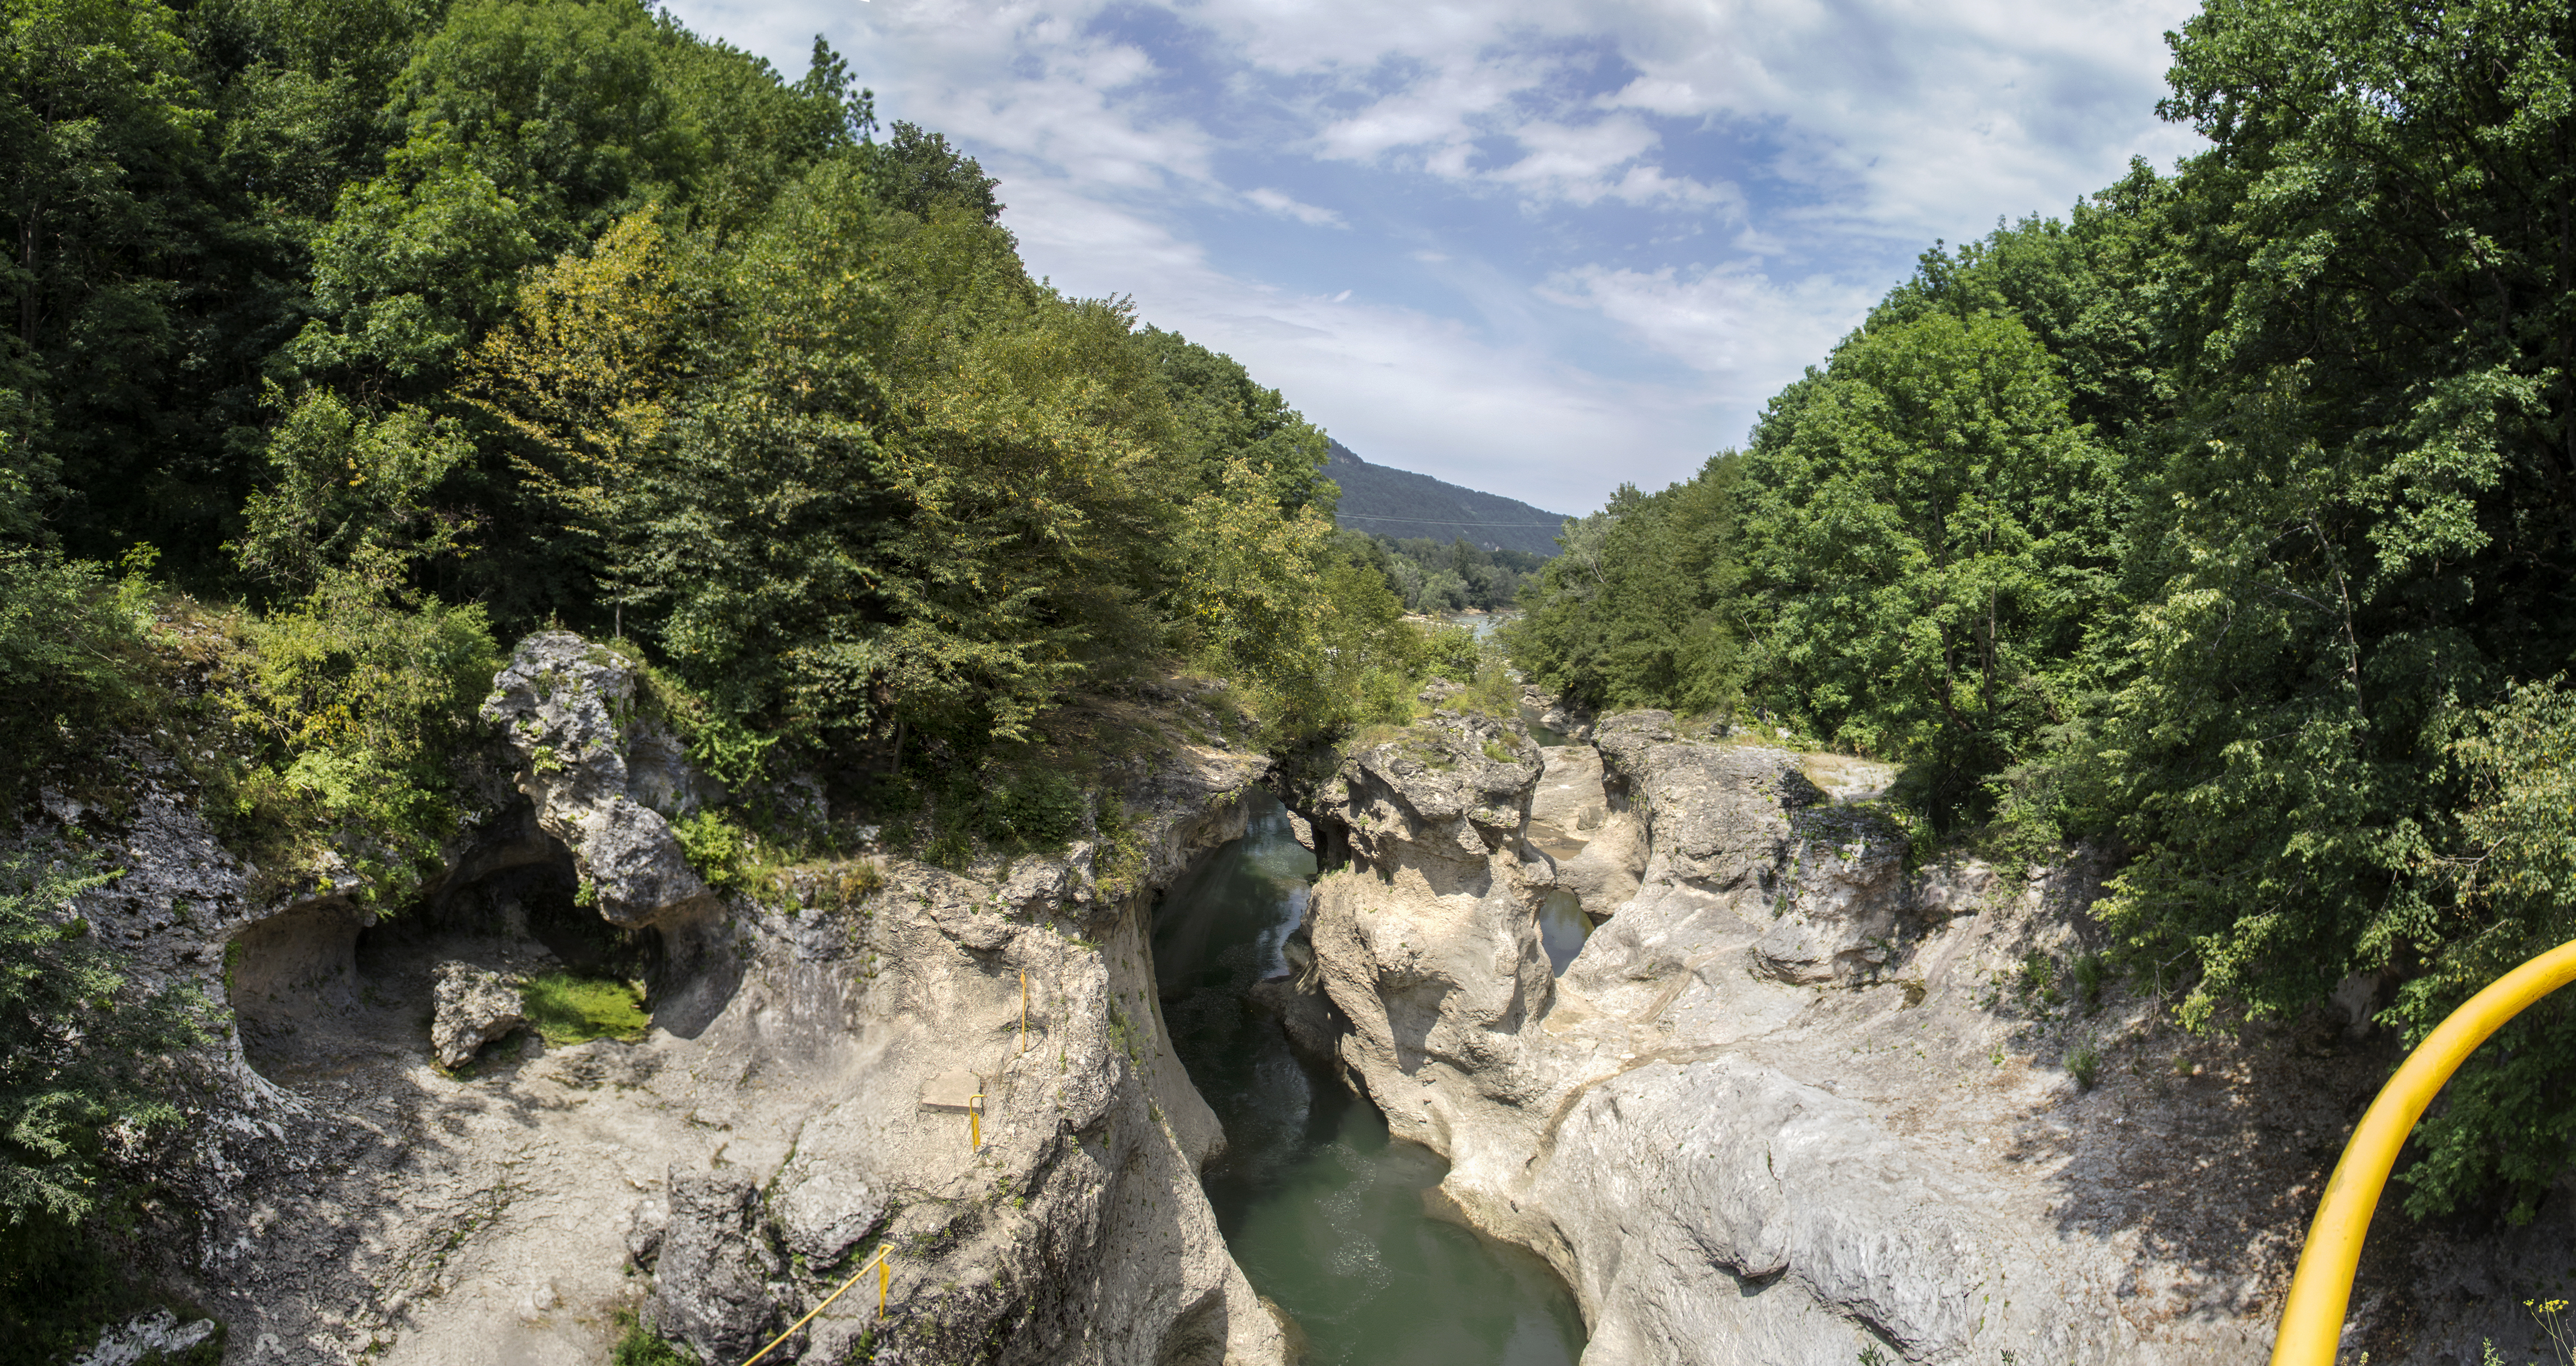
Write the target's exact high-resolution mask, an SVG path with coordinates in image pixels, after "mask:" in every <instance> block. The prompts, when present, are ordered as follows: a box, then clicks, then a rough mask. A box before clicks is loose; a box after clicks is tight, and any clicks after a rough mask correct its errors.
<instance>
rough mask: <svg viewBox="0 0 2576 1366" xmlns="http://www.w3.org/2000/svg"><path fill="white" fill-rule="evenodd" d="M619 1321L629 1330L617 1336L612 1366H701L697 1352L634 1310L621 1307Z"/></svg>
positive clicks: (611, 1360)
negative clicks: (639, 1319)
mask: <svg viewBox="0 0 2576 1366" xmlns="http://www.w3.org/2000/svg"><path fill="white" fill-rule="evenodd" d="M617 1322H618V1323H619V1324H620V1325H621V1326H623V1327H624V1328H625V1330H626V1331H625V1333H624V1334H622V1335H621V1336H620V1337H619V1338H618V1339H617V1350H616V1352H615V1353H614V1354H613V1355H612V1356H610V1357H609V1362H610V1366H698V1355H697V1353H695V1352H692V1351H690V1350H689V1349H688V1348H686V1347H683V1346H681V1345H680V1344H678V1343H675V1342H672V1341H670V1340H669V1339H667V1338H665V1337H663V1336H662V1335H661V1334H659V1333H656V1332H654V1331H653V1330H652V1329H650V1328H647V1327H645V1326H644V1325H643V1324H641V1323H638V1322H636V1319H635V1311H634V1310H632V1309H620V1310H618V1311H617Z"/></svg>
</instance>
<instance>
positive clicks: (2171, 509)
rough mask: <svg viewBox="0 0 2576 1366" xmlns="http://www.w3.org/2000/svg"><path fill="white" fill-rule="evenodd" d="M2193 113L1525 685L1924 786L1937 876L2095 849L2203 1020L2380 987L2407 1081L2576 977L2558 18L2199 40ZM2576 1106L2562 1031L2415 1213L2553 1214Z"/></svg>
mask: <svg viewBox="0 0 2576 1366" xmlns="http://www.w3.org/2000/svg"><path fill="white" fill-rule="evenodd" d="M2170 79H2171V86H2172V95H2171V97H2170V98H2169V99H2168V100H2167V101H2166V102H2165V104H2164V105H2163V107H2162V111H2163V113H2164V114H2165V116H2166V117H2167V118H2169V119H2173V120H2176V121H2179V122H2182V123H2184V124H2187V125H2189V126H2190V127H2192V128H2194V129H2196V130H2197V131H2199V132H2200V133H2201V134H2203V135H2204V136H2206V137H2207V138H2208V140H2209V147H2208V149H2207V150H2206V151H2204V152H2202V153H2200V154H2199V155H2197V156H2194V157H2192V158H2190V159H2189V160H2187V161H2185V162H2184V163H2182V164H2181V165H2180V166H2179V167H2178V168H2177V169H2176V171H2175V172H2174V173H2173V174H2171V175H2164V174H2159V173H2157V172H2156V171H2154V170H2152V169H2150V168H2149V167H2147V166H2145V165H2143V164H2139V165H2135V166H2133V168H2132V170H2131V172H2130V174H2129V175H2128V176H2127V177H2125V178H2124V179H2123V180H2121V181H2120V183H2118V184H2116V185H2113V186H2111V187H2109V188H2107V189H2105V190H2103V191H2102V192H2100V193H2099V194H2096V195H2093V196H2091V197H2089V198H2087V199H2086V200H2084V201H2083V202H2081V203H2079V204H2077V205H2076V206H2075V209H2074V212H2073V213H2072V214H2071V215H2070V216H2069V217H2068V218H2066V219H2064V220H2045V219H2038V218H2032V219H2026V220H2024V221H2022V222H2020V223H2017V224H2013V225H2011V226H2008V227H2003V228H1999V229H1998V230H1997V231H1995V232H1994V233H1993V234H1992V235H1991V236H1989V237H1987V238H1985V239H1984V240H1982V241H1978V242H1975V243H1971V244H1968V245H1965V246H1962V247H1959V248H1957V249H1950V248H1946V247H1940V246H1936V247H1935V248H1934V249H1933V250H1931V251H1929V252H1926V253H1925V254H1924V255H1923V257H1922V261H1921V267H1920V269H1919V270H1918V271H1917V272H1916V274H1915V275H1914V277H1913V278H1912V279H1911V280H1909V281H1907V282H1906V283H1905V284H1903V285H1901V286H1900V287H1898V288H1897V289H1895V290H1894V291H1892V292H1891V293H1890V294H1889V295H1888V296H1887V297H1886V299H1884V300H1883V301H1882V302H1881V303H1880V304H1879V306H1878V307H1877V308H1876V309H1875V310H1874V311H1873V312H1872V313H1871V315H1870V316H1869V318H1868V320H1867V321H1866V322H1865V323H1864V324H1863V325H1862V326H1861V328H1860V330H1858V331H1857V332H1855V333H1854V334H1852V335H1851V336H1850V337H1849V338H1848V339H1846V340H1845V341H1844V342H1843V343H1842V344H1841V345H1840V346H1839V347H1837V348H1836V349H1835V351H1834V352H1833V354H1832V355H1831V356H1830V357H1828V358H1826V359H1825V361H1824V362H1823V363H1822V364H1821V365H1819V366H1817V367H1815V368H1812V369H1810V370H1809V371H1808V372H1807V374H1806V376H1805V377H1804V378H1802V379H1800V380H1799V381H1798V382H1796V383H1794V384H1792V385H1790V386H1789V387H1788V388H1787V389H1785V390H1783V391H1782V392H1781V393H1780V394H1779V395H1778V396H1777V397H1775V398H1774V399H1773V400H1772V401H1771V403H1770V405H1769V407H1768V408H1767V409H1766V410H1765V412H1764V415H1763V417H1762V419H1761V421H1760V423H1759V424H1758V425H1757V427H1756V428H1755V430H1754V432H1753V434H1752V438H1751V440H1750V442H1749V444H1748V445H1747V446H1746V447H1745V448H1744V449H1743V450H1741V451H1737V452H1727V453H1724V454H1721V455H1719V456H1717V457H1716V458H1715V459H1713V460H1711V461H1709V462H1708V464H1707V466H1706V467H1705V468H1703V469H1702V470H1701V471H1699V473H1698V474H1697V475H1696V476H1694V477H1693V478H1691V479H1689V480H1687V481H1685V482H1682V483H1679V484H1675V485H1673V486H1672V487H1671V488H1668V489H1666V490H1664V491H1662V492H1660V493H1654V494H1646V493H1641V492H1639V491H1637V490H1634V489H1626V490H1622V492H1621V493H1620V495H1619V496H1618V497H1617V498H1616V499H1614V500H1613V501H1612V502H1611V504H1610V505H1609V506H1608V507H1607V508H1605V509H1603V510H1602V511H1600V512H1597V513H1594V514H1593V515H1591V516H1589V517H1587V518H1584V519H1582V520H1581V521H1580V522H1579V523H1577V524H1576V525H1575V526H1574V527H1573V528H1571V529H1570V531H1569V533H1568V535H1567V537H1566V539H1565V549H1564V553H1562V554H1561V555H1559V556H1558V557H1557V558H1556V559H1555V560H1553V561H1551V562H1550V563H1549V565H1548V566H1547V569H1546V570H1545V572H1544V575H1543V576H1542V578H1541V579H1540V580H1539V581H1538V582H1536V583H1534V584H1532V585H1531V586H1530V587H1528V588H1527V589H1525V590H1524V592H1523V594H1522V601H1523V603H1524V604H1525V605H1526V606H1527V608H1528V609H1529V614H1528V617H1527V620H1526V624H1525V625H1523V626H1520V627H1518V628H1516V631H1515V633H1514V638H1513V648H1514V649H1515V650H1516V652H1517V654H1518V657H1519V659H1520V661H1521V662H1522V664H1523V666H1524V667H1525V668H1526V669H1527V670H1529V671H1530V672H1531V673H1533V674H1535V675H1537V676H1538V677H1539V678H1541V679H1544V680H1545V681H1547V682H1548V683H1550V684H1553V685H1555V686H1558V687H1562V688H1565V689H1568V690H1570V691H1572V692H1574V693H1577V694H1579V695H1581V696H1583V697H1585V698H1588V699H1591V700H1593V701H1595V702H1597V703H1600V704H1602V705H1607V706H1631V705H1639V704H1656V705H1666V706H1675V707H1679V708H1683V709H1687V710H1693V711H1734V712H1738V713H1745V714H1749V715H1753V716H1767V717H1769V718H1772V719H1774V720H1777V721H1781V722H1784V723H1786V724H1787V725H1789V726H1791V727H1792V728H1794V729H1796V730H1799V731H1803V732H1805V733H1807V734H1809V735H1811V736H1812V737H1814V738H1815V739H1817V740H1820V741H1822V742H1825V743H1829V744H1833V745H1837V746H1843V747H1848V748H1850V749H1853V750H1857V751H1860V752H1863V753H1867V754H1872V755H1879V756H1885V757H1888V758H1892V759H1897V760H1901V761H1903V762H1904V763H1905V764H1906V765H1907V766H1908V768H1907V785H1906V786H1905V787H1904V788H1903V789H1902V790H1901V800H1902V802H1903V804H1904V805H1905V806H1906V807H1907V808H1908V810H1909V811H1910V813H1911V814H1912V817H1913V819H1915V820H1916V821H1918V822H1919V823H1920V824H1921V825H1923V826H1925V827H1928V828H1930V829H1931V830H1935V831H1938V832H1940V833H1941V834H1942V835H1943V836H1945V837H1947V838H1953V839H1964V840H1984V841H1991V842H1994V843H1996V844H1999V845H2001V846H2003V847H2005V848H2008V849H2009V848H2023V849H2029V848H2036V847H2039V846H2043V845H2047V844H2053V843H2054V842H2056V841H2057V840H2059V839H2061V838H2073V837H2081V838H2088V839H2092V840H2097V841H2101V842H2103V843H2105V844H2106V845H2108V846H2109V847H2111V848H2113V849H2114V850H2117V851H2119V852H2121V853H2122V854H2124V855H2125V857H2126V860H2127V862H2126V866H2125V871H2123V872H2122V873H2121V875H2120V876H2119V878H2118V880H2117V881H2116V882H2115V883H2114V884H2113V894H2112V896H2111V897H2110V899H2109V901H2108V902H2107V904H2106V905H2105V907H2104V908H2103V909H2104V910H2105V911H2106V912H2107V915H2108V917H2109V920H2110V923H2111V924H2112V926H2113V927H2114V928H2115V929H2116V931H2117V933H2118V934H2119V936H2120V939H2121V942H2122V944H2123V952H2122V961H2123V962H2124V963H2125V964H2126V966H2127V968H2128V969H2129V970H2130V971H2131V972H2133V973H2135V974H2137V976H2138V978H2139V980H2140V981H2141V982H2142V983H2143V984H2147V985H2149V986H2152V987H2154V988H2156V989H2159V990H2164V991H2178V992H2179V993H2180V996H2179V1012H2180V1016H2181V1018H2182V1019H2183V1021H2184V1022H2186V1023H2188V1024H2191V1025H2193V1026H2195V1027H2202V1028H2217V1027H2224V1026H2225V1025H2226V1023H2227V1022H2228V1021H2230V1020H2233V1019H2237V1018H2241V1017H2244V1016H2256V1017H2269V1018H2276V1019H2278V1018H2289V1017H2292V1016H2295V1015H2296V1014H2297V1013H2298V1012H2301V1011H2303V1010H2305V1009H2307V1008H2310V1007H2312V1006H2315V1005H2317V1004H2319V1003H2320V1002H2321V1001H2322V1000H2323V999H2324V998H2325V997H2326V996H2327V994H2328V993H2330V992H2332V991H2333V990H2335V988H2336V987H2337V985H2338V983H2341V982H2344V981H2346V980H2347V979H2348V978H2351V977H2353V976H2354V975H2356V974H2358V975H2360V976H2362V977H2363V978H2364V979H2366V980H2367V981H2369V982H2375V983H2377V984H2379V986H2380V987H2381V990H2382V995H2381V996H2380V997H2379V1002H2380V1005H2381V1006H2383V1007H2384V1008H2385V1010H2384V1013H2383V1015H2382V1016H2381V1018H2382V1019H2383V1020H2385V1021H2387V1022H2389V1023H2391V1024H2394V1025H2396V1026H2398V1027H2399V1028H2400V1030H2401V1031H2402V1032H2403V1033H2404V1034H2405V1035H2406V1037H2407V1038H2408V1040H2409V1041H2410V1042H2411V1041H2412V1040H2413V1039H2415V1038H2417V1037H2420V1036H2421V1035H2422V1033H2423V1032H2424V1031H2425V1030H2427V1029H2428V1028H2429V1027H2430V1026H2431V1025H2432V1024H2433V1023H2434V1022H2436V1021H2438V1020H2439V1019H2440V1018H2441V1017H2442V1015H2443V1014H2444V1013H2446V1012H2447V1011H2448V1010H2450V1009H2451V1008H2452V1007H2454V1006H2456V1005H2457V1004H2459V1003H2460V1002H2461V1001H2462V1000H2464V999H2465V998H2466V997H2467V996H2468V995H2469V994H2470V993H2471V992H2473V991H2474V990H2475V989H2477V988H2478V987H2479V986H2481V985H2483V984H2484V983H2486V982H2488V981H2491V980H2493V978H2494V977H2495V976H2497V975H2498V974H2499V973H2500V972H2501V971H2503V970H2504V969H2505V968H2507V967H2509V966H2510V965H2512V964H2514V963H2517V962H2519V961H2521V960H2522V959H2523V958H2525V957H2526V956H2528V955H2530V954H2531V953H2533V952H2536V951H2538V950H2539V949H2542V948H2544V947H2547V946H2550V945H2554V944H2556V943H2558V942H2560V941H2562V940H2565V939H2568V938H2570V937H2576V902H2571V901H2570V900H2569V897H2568V890H2569V888H2570V887H2571V885H2576V827H2571V823H2570V820H2569V813H2570V812H2571V811H2576V797H2571V795H2570V794H2571V791H2572V790H2576V691H2571V690H2570V688H2569V687H2568V685H2567V680H2566V677H2565V673H2566V670H2567V668H2568V667H2569V663H2570V657H2571V652H2576V613H2571V608H2576V599H2571V598H2570V597H2569V595H2568V592H2567V584H2568V583H2569V582H2570V581H2571V579H2576V367H2572V366H2571V360H2576V357H2571V354H2570V352H2571V347H2576V256H2571V254H2570V247H2569V243H2570V241H2571V238H2570V235H2569V234H2570V231H2571V230H2570V226H2569V225H2570V221H2571V220H2570V217H2569V214H2570V210H2569V205H2570V203H2571V202H2576V150H2571V149H2576V114H2571V108H2570V106H2571V100H2576V24H2572V23H2571V21H2570V19H2569V12H2568V10H2567V9H2566V7H2565V6H2537V7H2534V6H2516V5H2506V4H2490V3H2466V4H2452V5H2442V6H2418V7H2413V8H2409V9H2404V10H2391V9H2389V8H2388V7H2386V6H2382V5H2369V4H2361V3H2347V2H2345V0H2296V2H2292V0H2217V2H2216V3H2213V4H2211V5H2210V6H2209V7H2208V8H2207V9H2206V11H2204V12H2203V13H2202V14H2201V15H2200V16H2199V17H2197V18H2195V19H2193V20H2192V21H2191V22H2190V24H2189V25H2188V26H2187V27H2186V28H2185V29H2184V30H2183V31H2182V33H2181V34H2180V35H2179V37H2178V39H2177V41H2176V45H2175V55H2174V62H2173V66H2172V70H2171V78H2170ZM2571 1083H2576V1002H2571V1001H2568V1000H2564V999H2562V1000H2558V1001H2556V1002H2554V1003H2551V1004H2548V1005H2545V1006H2543V1007H2542V1008H2539V1009H2536V1010H2534V1011H2532V1012H2530V1013H2529V1014H2527V1015H2525V1016H2524V1017H2523V1018H2522V1019H2521V1020H2520V1021H2519V1022H2517V1023H2516V1024H2514V1025H2513V1026H2511V1027H2510V1028H2508V1029H2507V1030H2506V1032H2505V1034H2504V1035H2503V1036H2502V1037H2501V1040H2500V1044H2498V1045H2491V1046H2489V1047H2488V1048H2486V1049H2482V1050H2481V1051H2480V1052H2479V1053H2478V1054H2477V1055H2476V1057H2475V1058H2474V1059H2473V1060H2472V1061H2471V1063H2470V1064H2469V1066H2468V1068H2467V1069H2466V1070H2465V1071H2463V1072H2462V1073H2461V1074H2460V1079H2459V1080H2458V1081H2457V1082H2455V1083H2454V1084H2453V1086H2452V1087H2451V1090H2450V1092H2449V1100H2448V1102H2447V1104H2446V1105H2445V1106H2444V1107H2443V1108H2442V1109H2441V1110H2440V1111H2439V1112H2438V1113H2436V1114H2435V1115H2434V1116H2433V1117H2432V1118H2431V1119H2430V1120H2428V1121H2427V1123H2426V1125H2425V1127H2424V1129H2423V1130H2421V1131H2419V1133H2418V1141H2419V1143H2420V1145H2421V1146H2420V1148H2419V1149H2418V1150H2417V1152H2418V1155H2419V1158H2420V1160H2419V1161H2417V1162H2416V1163H2415V1164H2414V1166H2413V1167H2412V1169H2411V1170H2410V1171H2408V1172H2407V1173H2406V1174H2405V1180H2406V1181H2407V1182H2409V1183H2410V1188H2409V1191H2408V1194H2407V1205H2408V1208H2409V1209H2411V1210H2413V1211H2416V1212H2418V1213H2420V1214H2430V1213H2436V1212H2441V1211H2448V1210H2453V1209H2458V1208H2463V1207H2471V1206H2473V1207H2476V1208H2482V1209H2485V1208H2491V1209H2497V1210H2501V1211H2502V1212H2504V1213H2507V1214H2509V1215H2511V1216H2512V1217H2514V1218H2515V1219H2527V1218H2528V1217H2529V1216H2530V1214H2531V1211H2532V1208H2533V1201H2534V1199H2535V1198H2536V1197H2537V1196H2538V1194H2539V1193H2540V1192H2541V1191H2543V1190H2544V1189H2545V1188H2546V1186H2547V1184H2548V1183H2549V1182H2550V1181H2551V1180H2553V1179H2555V1177H2556V1176H2557V1174H2558V1173H2559V1172H2560V1171H2562V1170H2563V1169H2564V1167H2565V1165H2566V1163H2567V1161H2568V1159H2569V1156H2570V1153H2571V1145H2576V1110H2571V1109H2570V1108H2569V1107H2568V1106H2567V1105H2566V1103H2565V1097H2566V1096H2567V1094H2568V1090H2569V1086H2570V1085H2571Z"/></svg>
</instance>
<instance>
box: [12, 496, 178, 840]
mask: <svg viewBox="0 0 2576 1366" xmlns="http://www.w3.org/2000/svg"><path fill="white" fill-rule="evenodd" d="M119 606H120V604H119V603H118V602H117V600H116V598H115V596H114V595H113V594H112V593H111V591H110V589H109V586H108V582H107V578H106V576H105V575H104V574H103V573H102V572H100V570H99V568H98V567H97V566H96V565H91V564H85V563H82V562H80V561H77V560H66V559H64V558H62V557H61V556H60V555H58V554H55V553H54V552H52V551H50V550H43V549H27V548H24V547H0V799H9V798H13V797H15V795H16V794H17V793H18V792H19V791H20V790H21V789H22V788H23V787H24V786H25V785H26V784H27V783H29V782H32V781H33V780H34V778H35V776H36V775H37V774H38V773H40V772H42V771H43V770H44V769H45V768H46V767H48V766H49V765H51V764H53V763H56V762H59V761H60V760H61V759H62V758H63V757H65V756H66V755H67V754H68V753H70V752H73V751H75V750H77V749H78V748H80V747H82V746H85V745H87V744H90V743H93V742H94V741H95V740H96V739H98V738H99V737H100V736H102V735H104V734H105V733H107V731H108V730H109V729H111V728H112V727H114V726H116V725H117V723H118V722H119V721H121V720H125V719H127V718H129V717H131V716H132V715H133V714H134V713H136V712H138V711H139V710H140V709H141V707H142V705H143V702H142V697H143V690H142V683H143V680H144V678H145V653H144V650H143V636H142V632H141V631H140V630H139V629H138V628H137V626H136V623H135V620H134V616H133V614H132V613H131V612H129V611H120V610H119Z"/></svg>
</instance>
